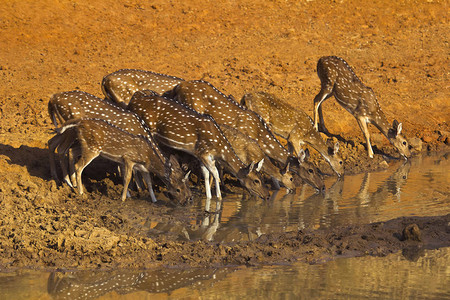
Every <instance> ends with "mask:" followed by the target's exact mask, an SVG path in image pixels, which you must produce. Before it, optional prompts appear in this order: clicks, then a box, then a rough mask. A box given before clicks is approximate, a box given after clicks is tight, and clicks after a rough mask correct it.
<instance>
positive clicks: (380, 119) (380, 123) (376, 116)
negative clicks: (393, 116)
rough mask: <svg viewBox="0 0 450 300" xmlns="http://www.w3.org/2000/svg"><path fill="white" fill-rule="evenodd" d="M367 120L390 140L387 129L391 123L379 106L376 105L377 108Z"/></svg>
mask: <svg viewBox="0 0 450 300" xmlns="http://www.w3.org/2000/svg"><path fill="white" fill-rule="evenodd" d="M368 121H369V122H370V123H371V124H373V125H374V126H375V127H376V128H378V130H379V131H380V132H381V133H382V134H384V135H385V136H386V137H387V138H388V139H389V140H390V137H389V129H390V128H391V125H390V124H389V122H388V120H387V118H386V116H385V115H384V113H383V111H382V110H381V108H380V106H378V105H377V110H376V111H375V112H374V113H373V114H372V115H371V116H370V117H369V118H368Z"/></svg>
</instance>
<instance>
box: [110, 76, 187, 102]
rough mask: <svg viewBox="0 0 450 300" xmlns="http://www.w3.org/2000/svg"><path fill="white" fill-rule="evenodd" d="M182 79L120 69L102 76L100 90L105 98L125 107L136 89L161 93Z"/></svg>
mask: <svg viewBox="0 0 450 300" xmlns="http://www.w3.org/2000/svg"><path fill="white" fill-rule="evenodd" d="M182 81H183V79H182V78H178V77H174V76H169V75H165V74H160V73H155V72H150V71H144V70H134V69H122V70H118V71H116V72H114V73H111V74H109V75H106V76H105V77H104V78H103V80H102V91H103V94H104V95H105V97H106V98H107V99H110V100H111V101H113V102H115V103H118V104H119V105H121V106H123V107H126V106H127V105H128V103H129V102H130V100H131V97H132V96H133V94H134V93H135V92H137V91H142V90H152V91H155V92H156V93H158V94H163V93H164V92H166V91H168V90H171V89H172V88H174V87H175V86H176V85H177V84H179V83H180V82H182Z"/></svg>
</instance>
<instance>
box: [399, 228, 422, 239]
mask: <svg viewBox="0 0 450 300" xmlns="http://www.w3.org/2000/svg"><path fill="white" fill-rule="evenodd" d="M403 240H404V241H406V240H410V241H418V242H420V241H422V234H421V232H420V229H419V226H417V224H409V225H408V226H406V227H405V228H404V229H403Z"/></svg>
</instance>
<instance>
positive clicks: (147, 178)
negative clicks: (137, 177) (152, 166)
mask: <svg viewBox="0 0 450 300" xmlns="http://www.w3.org/2000/svg"><path fill="white" fill-rule="evenodd" d="M141 174H142V178H143V180H144V182H145V183H146V184H147V189H148V192H149V194H150V198H151V199H152V202H153V203H155V202H156V201H157V200H156V197H155V193H154V192H153V185H152V178H151V176H150V174H149V173H148V172H142V171H141Z"/></svg>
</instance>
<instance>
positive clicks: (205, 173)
mask: <svg viewBox="0 0 450 300" xmlns="http://www.w3.org/2000/svg"><path fill="white" fill-rule="evenodd" d="M201 169H202V173H203V178H205V190H206V202H205V211H209V208H210V207H211V198H212V196H211V186H210V185H209V171H208V169H207V168H206V167H205V165H203V164H202V166H201Z"/></svg>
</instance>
